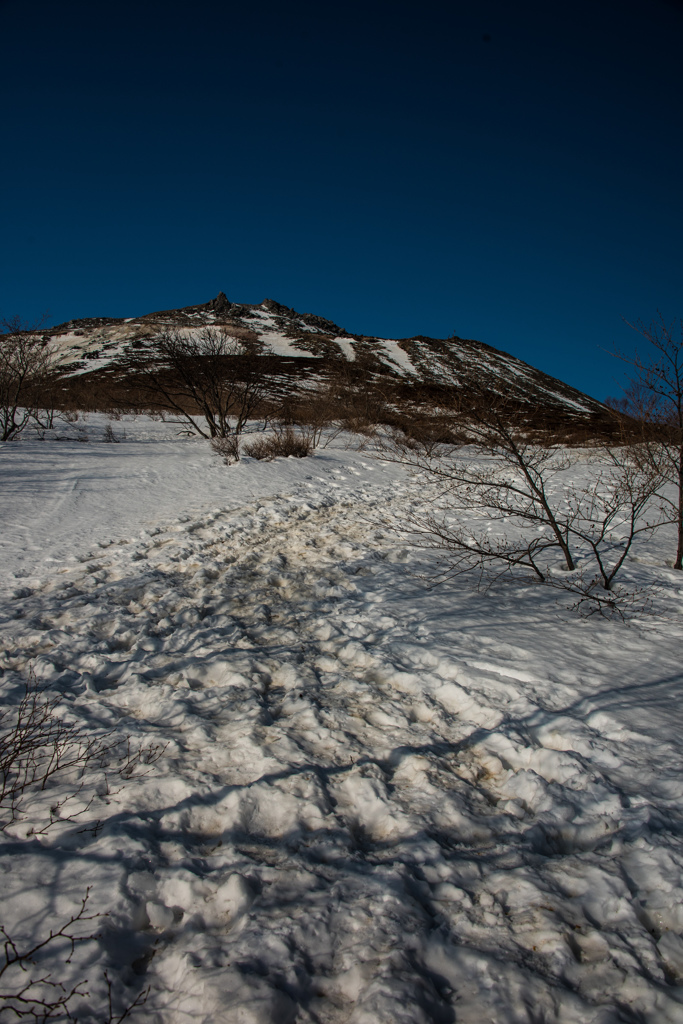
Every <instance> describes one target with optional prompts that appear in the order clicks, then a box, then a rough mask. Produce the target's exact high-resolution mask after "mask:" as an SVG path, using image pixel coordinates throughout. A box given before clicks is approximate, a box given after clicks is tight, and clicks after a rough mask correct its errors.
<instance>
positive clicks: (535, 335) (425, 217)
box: [0, 0, 683, 398]
mask: <svg viewBox="0 0 683 1024" xmlns="http://www.w3.org/2000/svg"><path fill="white" fill-rule="evenodd" d="M0 38H2V40H3V74H2V82H1V84H0V116H1V117H2V124H3V141H4V146H3V149H4V157H3V159H2V160H1V161H0V183H1V184H2V188H0V228H1V230H2V239H3V243H4V244H3V245H2V246H1V247H0V317H2V316H4V317H10V316H13V315H19V316H21V317H22V318H23V319H25V320H28V321H35V320H37V319H39V318H40V316H41V315H42V314H43V313H45V312H47V320H46V322H47V323H48V324H55V323H59V322H62V321H65V320H68V319H71V318H75V317H88V316H121V317H124V316H136V315H141V314H143V313H147V312H151V311H153V310H158V309H168V308H175V307H180V306H185V305H191V304H196V303H200V302H206V301H207V300H208V299H210V298H212V297H213V296H215V295H216V294H217V293H218V292H219V290H223V291H225V293H226V294H227V296H228V298H229V299H230V300H232V301H236V302H251V303H257V302H261V301H262V300H263V299H264V298H271V299H275V300H277V301H278V302H281V303H284V304H285V305H287V306H291V307H293V308H295V309H297V310H299V311H300V312H312V313H317V314H319V315H321V316H325V317H328V318H330V319H331V320H334V321H335V322H336V323H338V324H339V325H340V326H342V327H344V328H346V329H347V330H348V331H352V332H356V333H363V334H376V335H379V336H382V337H409V336H411V335H415V334H424V335H431V336H434V337H446V336H449V335H452V334H456V335H458V336H459V337H464V338H476V339H478V340H480V341H484V342H486V343H488V344H489V345H493V346H494V347H496V348H499V349H503V350H504V351H507V352H510V353H512V354H513V355H515V356H518V357H519V358H521V359H524V360H525V361H526V362H528V363H531V364H533V365H534V366H538V367H539V368H540V369H542V370H545V371H546V372H547V373H550V374H552V375H553V376H555V377H559V378H560V379H562V380H565V381H567V382H568V383H570V384H573V385H574V386H575V387H578V388H580V389H581V390H583V391H585V392H587V393H589V394H591V395H593V396H594V397H597V398H604V397H606V396H607V395H618V394H619V385H620V382H621V381H622V378H623V368H622V365H621V364H620V363H618V362H617V361H616V360H614V359H613V357H612V356H611V355H610V354H609V353H610V351H611V350H612V349H613V348H614V347H615V346H616V347H618V348H621V349H625V350H630V348H631V347H632V346H633V344H634V342H635V341H636V340H637V338H636V335H635V333H634V332H633V331H631V330H630V329H629V328H628V327H627V326H626V325H625V324H624V322H623V320H622V318H626V319H627V320H630V321H632V320H634V319H639V318H640V319H642V320H644V321H645V322H649V321H650V320H652V319H654V317H655V316H656V313H657V310H658V309H659V310H661V312H662V314H663V315H664V317H665V319H666V320H669V321H671V320H673V319H674V318H675V317H679V316H683V273H682V271H683V245H682V244H681V239H682V237H683V190H682V189H681V176H682V175H681V168H683V160H682V157H683V137H682V134H681V111H682V110H683V103H682V101H683V71H682V67H683V65H682V64H681V60H680V52H681V43H682V42H683V3H681V2H674V0H642V2H641V0H614V2H613V0H572V2H571V3H565V2H562V0H557V2H553V3H548V0H543V2H540V0H529V2H525V0H517V2H515V3H512V2H510V0H480V2H476V3H461V2H459V0H451V2H435V0H420V2H405V0H390V2H385V0H363V2H358V0H346V2H344V3H343V4H322V3H320V0H316V2H310V3H309V2H299V0H292V2H291V3H288V4H284V3H282V2H280V3H273V2H261V3H259V2H258V0H252V2H251V3H249V4H245V3H244V2H241V3H239V4H238V3H232V2H229V0H228V2H223V3H209V2H206V0H192V2H190V0H186V2H179V0H167V2H164V3H160V2H155V0H149V2H144V3H140V2H139V0H135V2H132V0H117V2H116V3H113V2H111V0H100V2H98V3H97V4H94V3H92V0H88V2H83V0H60V2H59V3H55V2H54V0H0Z"/></svg>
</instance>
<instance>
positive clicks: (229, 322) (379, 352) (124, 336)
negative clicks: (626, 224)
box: [43, 292, 603, 416]
mask: <svg viewBox="0 0 683 1024" xmlns="http://www.w3.org/2000/svg"><path fill="white" fill-rule="evenodd" d="M207 326H218V327H225V328H226V329H228V330H230V331H233V332H235V333H236V334H237V335H238V336H240V337H243V338H245V339H251V340H252V341H253V342H256V343H258V344H259V345H260V346H262V347H263V348H264V350H268V351H270V352H272V353H274V354H275V355H277V356H279V357H281V358H284V359H288V360H289V359H302V358H304V357H307V371H310V370H311V361H312V360H313V361H316V360H317V361H318V363H319V369H320V370H321V371H322V370H323V369H324V368H325V366H327V365H329V362H330V360H340V359H342V360H346V361H348V362H352V363H356V364H359V365H360V366H362V367H364V368H365V369H366V370H367V371H368V372H369V373H372V374H373V375H375V376H376V375H377V374H379V375H384V376H386V377H387V378H389V379H391V380H392V381H393V382H400V381H404V382H406V383H410V382H417V381H418V380H419V381H423V382H427V383H432V384H435V385H437V386H438V385H443V384H444V383H446V384H447V385H449V386H452V385H455V386H464V387H466V386H467V384H468V382H474V381H476V382H477V383H479V384H483V385H485V387H486V388H487V389H489V390H491V391H493V392H496V393H499V394H504V395H506V396H507V397H514V398H518V399H520V400H522V401H527V402H530V403H532V404H533V405H534V406H535V407H537V408H548V409H560V410H562V411H564V412H566V413H567V414H569V415H573V416H576V415H578V416H581V415H586V414H591V413H592V414H596V413H597V414H600V412H601V411H603V407H602V406H601V404H600V403H599V402H596V401H595V400H594V399H592V398H589V397H588V396H587V395H584V394H582V393H581V392H580V391H578V390H576V389H575V388H572V387H570V386H569V385H567V384H564V383H563V382H562V381H559V380H556V379H555V378H553V377H550V376H548V375H547V374H545V373H543V372H542V371H540V370H537V369H535V368H534V367H532V366H529V365H528V364H527V363H524V362H522V361H521V360H519V359H516V358H515V357H514V356H511V355H508V354H507V353H505V352H501V351H498V350H497V349H494V348H491V347H490V346H488V345H485V344H483V343H482V342H478V341H469V340H466V339H462V338H455V337H453V338H447V339H436V338H426V337H423V336H419V337H414V338H404V339H390V338H377V337H371V336H365V335H358V334H350V333H349V332H347V331H345V330H344V329H343V328H341V327H338V326H337V325H336V324H334V323H332V321H330V320H326V319H324V318H323V317H319V316H315V315H313V314H309V313H297V312H296V311H295V310H293V309H289V308H288V307H287V306H282V305H280V304H279V303H277V302H274V301H272V300H270V299H266V300H265V301H264V302H262V303H261V304H260V305H240V304H238V303H231V302H229V301H228V299H227V298H226V297H225V295H224V294H223V293H222V292H221V293H220V294H219V295H218V296H217V298H215V299H212V300H211V301H210V302H207V303H204V304H203V305H199V306H188V307H186V308H184V309H175V310H165V311H162V312H159V313H149V314H147V315H146V316H141V317H130V318H127V319H124V320H116V319H110V318H95V319H87V320H71V321H69V322H68V323H65V324H60V325H59V326H57V327H54V328H51V329H50V330H49V331H46V332H45V333H44V335H43V336H44V337H45V338H46V339H48V340H49V341H50V342H51V344H52V345H53V346H54V348H55V349H56V351H57V354H58V359H59V364H60V367H61V368H62V369H63V370H64V372H67V373H69V374H83V373H89V372H93V371H94V370H98V369H99V370H101V369H105V368H107V367H110V368H111V367H113V366H115V365H116V364H117V363H120V362H121V361H122V360H124V359H125V357H126V356H127V355H128V354H129V353H130V352H136V353H137V354H138V355H139V354H140V353H141V352H144V351H145V349H146V347H147V346H149V345H150V344H151V343H152V342H153V340H154V337H155V336H156V335H157V334H158V333H159V332H161V331H163V330H166V329H169V328H178V329H181V330H183V331H186V332H188V334H192V333H193V332H196V331H199V330H201V329H202V328H203V327H207ZM312 369H313V371H315V365H313V366H312ZM293 379H294V378H291V380H293Z"/></svg>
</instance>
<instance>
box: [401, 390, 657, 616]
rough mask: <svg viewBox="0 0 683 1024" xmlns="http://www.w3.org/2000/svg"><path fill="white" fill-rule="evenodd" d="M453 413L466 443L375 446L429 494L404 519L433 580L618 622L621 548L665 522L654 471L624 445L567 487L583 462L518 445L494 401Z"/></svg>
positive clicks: (532, 440) (519, 436) (522, 440)
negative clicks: (531, 587)
mask: <svg viewBox="0 0 683 1024" xmlns="http://www.w3.org/2000/svg"><path fill="white" fill-rule="evenodd" d="M480 397H481V398H482V399H483V397H484V396H480ZM461 413H462V414H461V416H460V417H458V419H459V420H460V423H459V427H460V429H461V430H462V431H463V432H465V433H466V436H467V444H466V445H461V446H455V445H452V444H447V443H443V442H438V441H435V440H433V439H431V438H427V439H419V438H414V437H405V436H404V435H396V434H395V435H394V437H393V440H392V442H391V443H389V444H388V445H387V444H385V445H384V446H383V448H382V449H381V450H382V454H383V455H384V457H387V455H388V456H389V458H393V459H396V460H397V461H400V462H402V463H404V464H406V465H409V466H412V467H414V468H415V469H417V470H420V471H421V472H423V473H424V474H426V476H427V478H428V479H431V481H432V482H433V483H434V485H435V491H436V493H435V496H434V497H433V498H432V499H431V500H430V501H425V503H424V504H423V506H422V507H421V508H420V509H419V510H418V511H416V512H414V513H412V514H411V515H410V516H409V517H408V523H409V525H410V527H411V529H412V531H413V532H414V533H415V534H416V535H417V537H418V543H420V544H422V545H423V546H426V547H431V548H435V549H438V550H440V551H441V552H442V553H443V554H442V558H441V562H440V566H439V570H438V573H437V574H436V576H435V580H437V581H438V580H442V579H448V578H453V577H456V576H459V575H461V574H463V573H469V574H473V575H474V576H475V578H476V579H477V581H478V583H479V584H485V585H490V584H491V583H493V582H494V581H495V580H498V579H500V578H502V577H506V576H507V577H509V578H512V579H515V580H518V581H522V582H536V583H543V584H546V585H550V586H553V587H557V588H560V589H563V590H566V591H568V592H570V593H571V594H573V595H575V598H576V604H577V606H580V607H585V608H589V609H591V610H599V611H602V612H612V611H617V613H619V609H618V602H619V600H624V599H627V598H628V597H629V596H630V595H629V594H627V593H626V591H625V590H624V589H623V588H621V589H620V588H617V586H616V579H617V576H618V574H619V572H620V571H621V569H622V567H623V565H624V562H625V560H626V558H627V556H628V555H629V553H630V551H631V550H632V547H633V544H634V543H635V542H636V540H637V539H638V538H640V537H642V536H647V535H649V534H651V533H652V532H653V531H654V530H656V529H657V528H658V527H660V526H662V525H664V524H665V523H667V522H670V521H671V516H670V513H669V511H668V510H667V508H666V506H665V505H664V504H663V503H662V502H661V500H660V497H659V488H660V486H661V480H662V477H661V473H660V472H659V471H658V470H657V469H656V467H652V466H651V465H649V464H648V463H647V462H646V461H645V460H643V458H642V456H641V453H640V452H639V451H638V450H637V449H635V448H634V447H633V446H618V447H607V446H601V447H599V448H596V449H594V451H593V453H592V454H591V455H590V457H589V462H588V466H589V467H590V477H589V479H588V480H587V482H586V483H584V484H577V483H576V482H575V480H574V478H573V475H572V474H573V472H574V471H575V470H576V468H577V466H578V465H579V463H580V461H581V460H582V459H584V460H585V455H582V453H581V452H580V451H579V450H568V449H566V448H560V447H558V446H555V445H548V444H547V443H544V442H543V441H542V439H539V438H538V437H537V436H533V435H532V436H531V437H530V436H529V431H528V430H526V429H525V427H524V425H523V424H520V422H519V418H518V417H516V416H515V415H512V414H511V412H510V410H509V409H508V408H507V407H506V406H505V403H503V402H495V401H493V400H492V399H491V396H487V398H486V401H483V400H482V401H480V402H479V403H478V404H477V405H476V406H469V407H468V408H467V410H466V412H465V410H462V411H461Z"/></svg>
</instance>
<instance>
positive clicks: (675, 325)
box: [613, 313, 683, 570]
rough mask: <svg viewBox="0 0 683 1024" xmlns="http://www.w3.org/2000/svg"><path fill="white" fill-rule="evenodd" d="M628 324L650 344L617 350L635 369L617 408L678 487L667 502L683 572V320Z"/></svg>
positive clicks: (648, 454) (657, 465)
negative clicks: (631, 351) (637, 429)
mask: <svg viewBox="0 0 683 1024" xmlns="http://www.w3.org/2000/svg"><path fill="white" fill-rule="evenodd" d="M626 323H628V326H629V327H631V328H632V329H633V330H634V331H637V332H638V333H639V334H641V335H642V336H643V338H644V339H645V341H646V342H647V347H646V349H645V351H642V352H641V351H639V350H636V352H635V353H634V354H633V355H629V354H626V353H623V352H620V351H615V352H614V353H613V354H614V355H615V356H616V357H617V358H618V359H620V360H622V362H624V363H626V364H627V365H628V366H629V367H630V374H629V385H628V387H627V388H626V390H625V394H624V397H623V398H622V399H621V400H620V401H617V402H614V403H613V406H614V407H615V409H616V411H617V412H618V413H621V414H623V415H624V416H626V417H628V419H629V420H631V421H635V422H636V423H637V424H639V426H640V437H639V443H640V445H641V451H642V453H643V454H644V455H645V456H646V457H647V460H648V461H649V463H650V464H651V466H652V467H654V468H656V470H657V471H658V472H661V473H662V474H663V476H664V477H665V479H666V480H667V481H668V482H669V483H671V484H673V486H674V491H675V497H674V499H673V500H671V499H667V498H665V499H664V500H667V501H668V503H669V505H670V508H671V510H672V513H673V514H672V519H673V521H674V522H675V523H676V528H677V543H676V557H675V560H674V566H673V567H674V569H678V570H683V321H681V320H674V321H673V322H672V323H670V324H667V322H666V321H665V320H664V317H663V316H662V315H661V313H660V314H659V317H658V319H657V320H654V321H653V322H652V323H651V324H649V325H648V324H645V323H644V322H643V321H642V320H635V321H634V322H633V323H629V321H626Z"/></svg>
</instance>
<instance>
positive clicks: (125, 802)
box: [0, 417, 683, 1024]
mask: <svg viewBox="0 0 683 1024" xmlns="http://www.w3.org/2000/svg"><path fill="white" fill-rule="evenodd" d="M102 422H103V421H102ZM102 422H100V421H99V420H98V418H97V417H92V418H91V420H90V421H88V423H87V424H86V426H87V427H88V430H89V437H90V441H89V443H88V444H80V443H78V442H77V441H75V440H72V441H68V440H67V441H64V442H62V443H61V444H56V443H52V442H48V441H46V442H32V441H24V440H22V441H20V442H18V443H15V444H12V445H9V444H8V445H5V446H3V447H2V448H0V460H1V464H2V473H3V487H2V492H0V508H1V509H2V514H3V520H4V521H6V523H7V526H6V527H3V534H2V548H1V549H0V550H2V555H3V577H4V578H3V584H4V586H5V593H6V597H5V601H4V604H3V606H2V618H1V620H0V631H1V634H2V643H1V644H0V650H1V651H2V658H1V661H0V665H1V666H2V672H3V675H2V677H1V681H2V686H3V692H4V696H5V699H6V700H7V701H11V700H12V699H16V694H17V692H19V689H20V684H21V680H22V679H23V678H24V677H25V676H26V674H27V673H28V672H29V669H31V670H32V671H33V673H34V674H35V676H36V678H37V679H38V680H39V681H40V682H41V684H42V685H44V686H45V687H46V688H47V691H48V692H49V693H51V694H59V695H61V696H62V700H63V707H64V709H65V710H64V714H65V715H67V716H70V718H71V719H73V720H74V721H79V722H81V723H83V727H84V728H87V729H88V730H90V731H92V732H93V734H97V735H99V734H102V735H106V736H108V737H117V736H121V737H130V742H131V747H132V749H134V750H139V749H141V748H143V749H145V748H146V749H152V746H153V745H156V749H157V750H159V749H160V748H159V745H162V753H161V755H160V756H159V757H158V759H157V760H156V761H154V763H152V764H150V765H149V766H148V767H147V768H146V769H145V772H146V773H143V772H140V771H136V772H133V774H132V777H131V778H130V779H129V780H127V781H126V780H125V779H121V778H119V779H118V780H117V781H116V782H115V783H107V784H106V785H104V784H103V783H102V777H101V774H100V775H97V773H95V772H93V777H92V779H91V778H90V776H89V775H86V777H85V779H84V780H83V783H84V784H83V790H82V791H81V792H80V793H79V794H77V796H76V797H74V799H76V800H80V801H81V803H80V804H79V808H78V809H79V811H80V813H79V814H78V815H77V816H76V815H75V812H74V811H73V807H71V806H70V805H68V804H66V805H64V808H65V810H64V812H63V813H62V820H61V821H58V822H57V823H56V824H55V826H54V827H53V828H52V829H49V830H48V831H46V832H44V833H43V834H40V833H38V825H39V824H40V814H41V806H42V805H41V802H40V801H37V802H36V804H35V806H33V807H31V808H29V809H28V811H27V812H26V818H25V820H22V821H18V822H15V823H14V825H11V826H9V827H8V828H7V829H6V832H5V834H4V837H3V839H2V842H0V862H1V866H2V872H3V874H2V878H3V882H2V886H3V900H2V915H3V916H2V923H3V924H4V925H5V927H6V928H7V929H8V931H9V932H10V933H12V934H19V935H25V936H29V937H30V936H38V935H41V934H45V933H46V930H48V929H49V927H50V926H51V924H53V923H54V922H57V921H59V922H60V923H61V922H63V921H64V920H65V919H68V917H69V915H71V914H72V913H74V912H75V910H77V908H78V906H79V905H80V900H81V898H82V896H83V893H84V890H85V888H86V887H87V886H91V889H90V899H89V907H91V908H92V912H94V913H102V914H105V913H106V914H107V915H108V916H107V917H106V918H105V917H103V918H101V919H98V921H99V922H100V924H99V927H98V928H97V929H96V930H97V931H98V932H99V938H97V939H92V940H90V941H89V942H84V943H82V944H79V945H78V946H77V947H76V951H75V953H74V956H73V959H72V962H71V963H70V964H69V965H68V966H64V965H63V963H62V965H61V966H60V965H59V964H54V965H52V967H53V969H54V970H55V971H61V974H60V975H59V976H60V978H61V980H64V982H65V983H67V982H68V983H69V984H71V985H73V984H75V982H76V981H78V980H80V979H83V978H86V977H87V979H88V985H87V988H88V989H89V992H90V996H89V998H88V999H87V1000H82V1005H81V1006H80V1007H79V1008H78V1013H79V1020H83V1021H93V1022H94V1021H96V1020H103V1019H106V1018H105V1017H104V1016H103V1015H102V1011H101V1007H102V1006H104V1003H105V995H106V993H105V982H104V980H103V979H104V975H103V971H104V970H105V969H106V970H107V971H108V972H109V976H110V978H113V979H114V980H115V985H114V996H115V1001H116V1000H118V1001H119V1003H118V1004H117V1005H119V1004H120V1007H123V1006H124V1005H125V1004H127V1003H128V1004H129V1003H131V1002H132V1001H133V1000H134V999H135V997H136V996H137V995H139V994H140V993H142V992H143V991H144V990H146V989H148V990H149V991H148V995H147V1001H146V1003H145V1004H144V1008H142V1009H140V1010H138V1011H134V1013H133V1014H132V1015H131V1018H130V1019H136V1014H137V1018H139V1019H144V1020H145V1021H150V1022H155V1024H190V1022H193V1024H195V1022H197V1024H199V1022H200V1024H288V1022H291V1024H294V1022H296V1024H304V1022H305V1024H342V1022H343V1024H398V1022H405V1024H427V1022H429V1024H431V1022H435V1024H449V1022H454V1024H455V1022H457V1024H463V1022H464V1024H482V1022H484V1021H486V1022H495V1024H539V1022H543V1024H551V1022H553V1024H554V1022H557V1024H617V1022H622V1021H624V1022H647V1024H659V1022H683V938H682V937H681V936H682V935H683V877H682V868H683V845H682V841H681V836H682V834H683V818H682V817H681V806H682V800H683V777H682V775H681V770H680V747H681V736H682V735H683V712H682V711H681V702H680V687H681V680H682V678H683V675H682V673H681V664H680V649H681V635H682V632H683V631H682V630H681V612H682V611H683V581H681V579H680V578H679V574H677V573H675V572H673V571H671V570H670V569H668V568H667V567H666V565H665V559H664V550H663V548H662V544H663V543H664V538H660V539H655V540H654V541H652V542H649V543H648V546H647V548H646V549H644V551H643V553H642V554H643V560H642V561H641V562H638V563H636V562H633V563H630V567H629V573H631V574H632V578H633V579H634V580H636V581H640V582H646V581H650V582H654V583H656V584H657V586H658V590H657V592H656V593H655V595H654V598H653V610H652V613H651V614H649V615H647V616H646V615H643V616H641V617H640V618H634V619H632V620H631V621H630V622H629V624H628V625H624V624H622V623H619V622H612V621H606V620H604V619H600V618H592V619H588V620H586V619H581V618H579V617H577V616H576V615H575V614H573V613H570V612H568V611H567V610H566V609H565V608H563V606H562V603H561V602H559V603H558V602H557V595H556V594H555V592H552V591H545V590H543V589H534V588H526V589H523V588H517V587H516V586H513V585H509V586H502V587H500V588H499V589H495V590H489V591H487V592H476V591H472V590H471V589H467V588H466V587H465V585H464V584H463V582H462V581H460V582H459V583H457V584H451V585H448V586H444V587H441V588H435V589H433V590H429V589H427V588H426V587H425V585H424V584H423V583H422V582H421V580H420V578H419V575H417V571H418V570H419V568H420V566H421V565H422V562H423V560H424V557H425V556H424V553H420V556H419V557H420V560H418V552H416V551H415V550H414V549H413V548H412V547H411V545H410V543H409V541H408V540H407V539H406V538H405V537H403V536H401V535H400V534H399V533H397V532H395V531H394V530H392V529H391V528H390V525H385V524H387V522H390V521H391V518H392V514H393V513H394V512H395V513H397V514H399V513H400V512H401V511H402V510H405V509H406V508H410V507H416V506H417V505H419V501H420V497H421V494H422V490H423V482H422V481H421V480H420V479H419V478H417V477H413V476H410V475H409V474H408V473H407V472H406V471H404V470H403V469H401V468H400V467H397V466H394V465H386V464H383V463H381V462H379V461H376V460H373V459H372V458H370V457H369V456H368V454H367V453H365V452H363V451H357V450H351V449H348V450H347V449H346V448H344V446H343V444H342V439H341V438H339V439H337V441H336V442H334V443H333V444H331V445H330V446H329V447H328V448H325V449H319V450H318V452H317V453H316V455H315V457H314V458H312V459H305V460H294V459H287V460H278V461H276V462H275V463H272V464H258V463H255V462H253V461H245V462H243V463H241V464H240V465H238V466H233V467H230V468H227V467H225V466H223V465H222V464H221V462H220V461H219V460H218V459H217V458H216V457H215V456H214V455H212V454H211V452H210V449H209V448H208V445H206V444H205V443H202V442H198V441H193V440H190V439H179V438H178V437H176V436H175V434H174V431H173V429H172V428H171V426H170V425H169V424H159V423H156V424H155V423H151V422H150V421H146V420H144V419H142V418H139V419H138V420H137V421H135V422H133V421H125V422H122V423H114V424H113V425H112V426H113V429H114V430H115V431H116V432H117V433H119V434H120V435H122V431H123V429H124V427H125V430H126V433H127V439H126V441H121V443H120V444H119V445H113V444H109V445H106V446H105V445H104V444H101V443H99V441H98V438H99V436H100V434H99V433H98V431H101V430H102ZM74 429H75V428H74ZM126 446H127V447H126ZM646 562H649V563H651V564H650V565H646V564H645V563H646ZM60 794H61V791H60V789H59V787H58V786H57V785H56V786H55V789H54V791H53V793H52V794H50V799H52V800H55V801H57V800H58V799H59V798H60ZM47 796H48V794H46V799H47ZM67 808H68V809H69V811H70V814H71V817H70V818H69V817H68V816H67V813H66V809H67ZM30 826H32V827H33V828H34V832H36V833H38V834H32V835H30V836H27V835H26V833H27V832H28V831H29V830H30ZM77 1004H78V999H76V1000H75V1002H74V1004H73V1006H74V1012H76V1007H77ZM119 1012H121V1011H120V1010H119Z"/></svg>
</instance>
